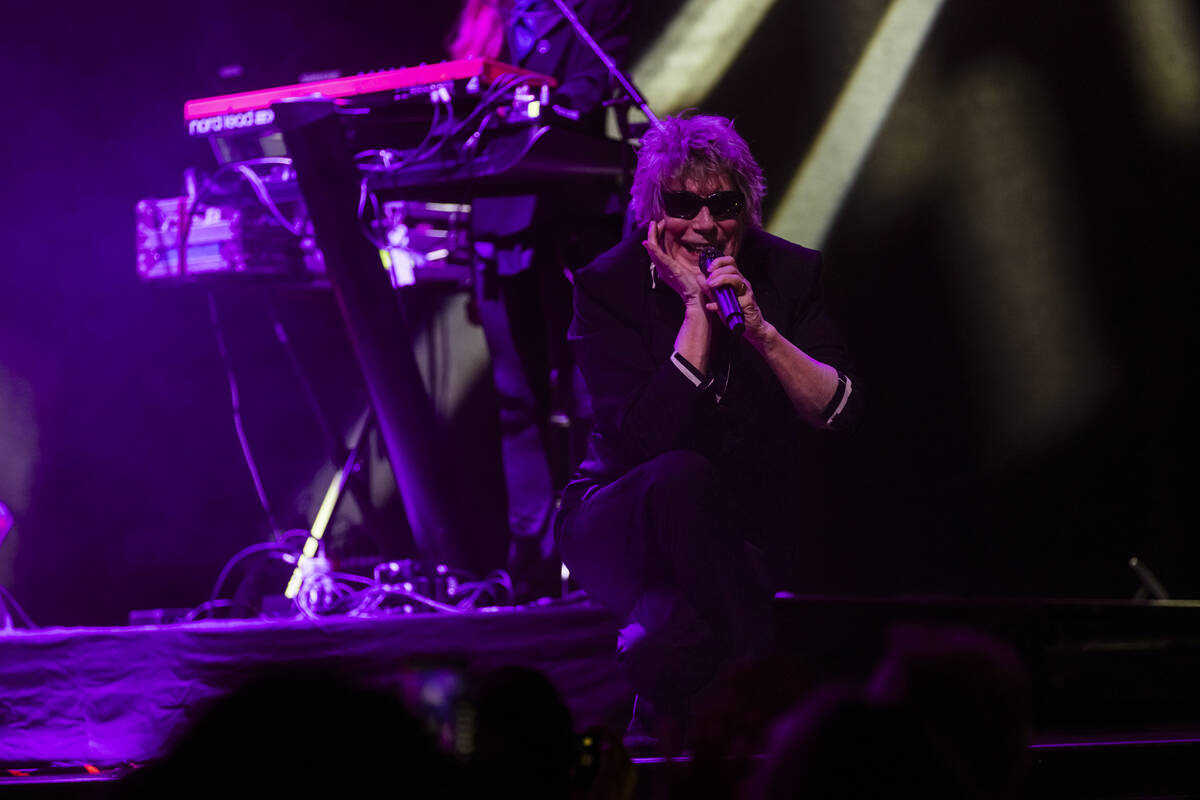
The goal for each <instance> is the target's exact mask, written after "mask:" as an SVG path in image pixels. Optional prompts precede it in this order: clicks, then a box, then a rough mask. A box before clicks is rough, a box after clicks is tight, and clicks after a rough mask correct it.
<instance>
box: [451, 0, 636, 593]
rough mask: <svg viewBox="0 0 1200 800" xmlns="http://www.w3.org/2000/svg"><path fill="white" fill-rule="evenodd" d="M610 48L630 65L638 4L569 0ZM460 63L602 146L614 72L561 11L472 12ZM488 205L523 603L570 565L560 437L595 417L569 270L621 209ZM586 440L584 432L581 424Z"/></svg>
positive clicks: (589, 199) (598, 243) (608, 201)
mask: <svg viewBox="0 0 1200 800" xmlns="http://www.w3.org/2000/svg"><path fill="white" fill-rule="evenodd" d="M569 4H570V6H571V7H572V8H573V9H574V11H575V13H576V14H577V15H578V17H579V19H580V21H581V22H582V23H583V25H584V26H585V27H586V28H587V29H588V31H589V32H590V33H591V34H592V36H593V37H595V39H596V40H597V41H598V43H599V44H600V46H601V47H602V48H603V49H604V50H605V51H606V52H607V53H608V54H609V55H610V56H612V58H613V59H614V60H615V61H616V63H617V64H618V66H621V65H622V62H623V58H624V55H625V52H626V50H627V47H628V43H629V36H628V20H629V11H630V5H631V3H630V0H569ZM447 49H448V50H449V55H450V57H451V58H455V59H460V58H468V57H471V56H482V57H486V58H495V59H499V60H501V61H504V62H506V63H509V64H514V65H517V66H521V67H525V68H526V69H531V70H534V71H536V72H540V73H543V74H547V75H551V76H553V77H554V78H555V79H556V80H557V81H558V86H557V87H556V89H555V91H554V93H553V94H552V95H551V108H550V109H547V110H546V111H547V115H546V116H547V118H548V119H550V120H555V119H557V120H558V121H559V122H560V123H562V124H568V125H572V126H576V127H581V128H583V129H585V130H588V131H590V132H593V133H595V134H597V135H599V134H600V133H601V132H602V130H603V122H604V111H605V109H604V106H603V105H602V104H603V101H604V100H606V99H607V98H608V97H609V96H610V94H611V91H610V85H611V84H610V78H609V74H608V71H607V69H606V67H605V66H604V64H603V63H602V62H601V61H600V60H599V58H597V57H596V55H595V54H594V53H593V52H592V51H591V50H590V49H589V48H588V47H587V46H586V45H584V44H583V42H581V41H580V40H579V38H578V36H577V34H576V32H575V31H574V30H573V29H572V27H571V25H570V24H569V23H568V22H567V20H566V19H565V18H564V17H563V16H562V14H561V13H560V12H559V10H558V8H557V7H556V6H555V4H554V3H553V2H551V0H465V2H464V4H463V8H462V11H461V13H460V16H459V20H458V23H457V25H456V27H455V28H454V30H453V31H452V32H451V34H450V36H449V38H448V41H447ZM568 188H569V187H568V182H567V181H563V182H562V184H561V185H560V186H559V187H557V188H551V189H548V190H546V191H544V192H541V193H539V194H537V195H520V196H511V197H482V198H476V199H475V201H474V203H473V211H472V225H473V234H474V240H475V243H476V281H475V286H476V295H475V303H476V308H477V310H478V314H479V319H480V322H481V324H482V326H483V330H484V336H485V338H486V340H487V343H488V348H489V350H490V352H491V357H492V375H493V379H494V381H495V387H496V390H497V395H498V402H499V407H500V429H501V453H502V456H503V462H504V472H505V482H506V491H507V498H508V519H509V527H510V542H509V552H508V567H509V571H510V572H511V573H512V574H513V579H514V584H515V586H516V589H517V594H518V598H519V599H531V598H533V597H538V596H543V595H546V594H550V593H552V592H554V591H556V590H557V587H558V585H559V580H560V578H559V568H560V561H559V558H558V555H557V553H556V552H555V550H554V542H553V538H552V536H551V534H550V531H549V529H548V521H549V518H550V512H551V509H552V505H553V502H554V497H555V492H556V490H557V489H558V488H560V487H561V484H562V483H563V482H564V481H565V479H566V477H567V475H568V473H569V471H570V470H572V469H573V468H574V466H575V464H574V463H569V462H570V455H569V448H568V447H567V446H566V444H565V442H566V438H565V436H563V437H559V436H555V435H554V434H555V433H556V429H555V428H554V427H552V426H559V427H558V428H557V432H559V433H561V432H562V428H561V426H562V425H563V423H564V422H567V421H572V422H573V423H574V424H576V425H579V424H580V422H579V420H580V417H581V416H582V415H584V414H585V413H586V412H585V411H583V407H586V403H581V402H580V401H581V398H580V397H579V396H578V392H576V391H575V385H576V384H579V383H580V382H579V381H576V380H574V375H575V370H574V365H573V364H572V361H571V357H570V352H569V349H568V347H567V344H566V329H567V326H568V325H569V323H570V318H571V286H570V283H569V282H568V280H567V278H566V277H565V274H564V270H568V271H569V270H572V269H574V268H578V267H581V266H583V265H584V264H587V263H588V262H589V261H591V259H592V258H593V257H594V256H596V255H598V254H599V253H600V252H603V251H604V250H606V249H607V248H608V247H610V246H612V245H613V244H615V243H616V241H618V239H619V238H620V220H621V213H622V211H623V209H622V208H621V205H620V202H619V201H617V200H616V199H615V198H613V197H611V196H610V194H609V193H608V192H580V191H578V190H574V189H572V190H570V191H568ZM582 427H583V429H584V430H586V427H587V425H586V423H584V424H582Z"/></svg>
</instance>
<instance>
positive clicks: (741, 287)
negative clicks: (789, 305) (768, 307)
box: [705, 256, 775, 347]
mask: <svg viewBox="0 0 1200 800" xmlns="http://www.w3.org/2000/svg"><path fill="white" fill-rule="evenodd" d="M707 282H708V286H709V287H710V288H711V289H716V288H717V287H718V286H728V287H729V288H730V289H732V290H733V293H734V295H736V296H737V300H738V305H740V306H741V308H742V316H743V317H744V318H745V320H746V330H745V331H743V332H742V336H743V337H744V338H745V339H746V340H747V341H749V342H750V344H752V345H754V346H755V347H761V346H762V345H764V344H766V342H767V341H768V340H769V339H770V338H771V337H772V336H773V335H774V334H775V327H774V326H773V325H772V324H771V323H769V322H767V321H766V320H765V319H764V318H763V315H762V310H761V309H759V307H758V302H757V301H756V300H755V299H754V288H753V287H751V286H750V281H748V280H746V276H745V275H743V274H742V271H741V270H740V269H738V265H737V262H736V261H734V260H733V257H732V256H721V257H720V258H716V259H713V262H712V263H711V264H710V265H709V267H708V281H707ZM705 307H706V308H707V309H708V310H709V311H711V312H713V313H717V312H718V309H717V304H716V303H715V302H709V303H707V304H706V306H705Z"/></svg>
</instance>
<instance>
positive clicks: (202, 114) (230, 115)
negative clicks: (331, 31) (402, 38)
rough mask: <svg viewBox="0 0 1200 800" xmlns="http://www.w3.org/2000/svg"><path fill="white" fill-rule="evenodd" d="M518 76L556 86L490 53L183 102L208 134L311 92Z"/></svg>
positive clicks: (260, 117) (192, 128) (191, 127)
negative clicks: (489, 56) (483, 55)
mask: <svg viewBox="0 0 1200 800" xmlns="http://www.w3.org/2000/svg"><path fill="white" fill-rule="evenodd" d="M512 76H517V77H520V78H523V79H524V80H523V82H524V83H528V84H529V85H531V86H533V87H539V86H542V85H547V86H554V85H555V83H556V82H555V80H554V78H552V77H550V76H549V75H542V74H541V73H539V72H533V71H532V70H527V69H522V68H521V67H514V66H512V65H511V64H505V63H503V62H500V61H493V60H491V59H486V58H464V59H460V60H458V61H442V62H439V63H437V64H422V65H421V66H419V67H404V68H403V69H390V70H385V71H383V72H370V73H365V74H361V75H348V76H346V77H344V78H331V79H329V80H323V81H313V82H311V83H295V84H292V85H290V86H277V87H275V88H273V89H256V90H254V91H251V92H239V93H237V94H223V95H218V96H216V97H202V98H199V99H197V100H188V101H187V102H186V103H184V104H183V119H184V121H185V122H187V123H188V132H189V133H191V134H192V135H193V136H207V135H212V134H217V133H222V132H224V133H229V132H234V131H236V130H238V129H242V128H251V127H256V126H259V125H263V124H269V122H270V121H272V120H273V119H274V114H272V113H271V112H270V107H271V104H272V103H278V102H280V101H283V100H296V99H301V98H307V97H324V98H339V97H341V98H346V97H356V96H359V95H366V94H375V93H377V92H390V91H396V90H398V89H407V88H410V87H413V86H428V85H431V84H437V83H446V82H449V81H461V80H471V79H472V78H476V79H478V80H479V82H480V83H481V84H482V85H484V86H487V85H490V84H492V83H495V82H496V81H497V80H498V79H500V78H502V77H512Z"/></svg>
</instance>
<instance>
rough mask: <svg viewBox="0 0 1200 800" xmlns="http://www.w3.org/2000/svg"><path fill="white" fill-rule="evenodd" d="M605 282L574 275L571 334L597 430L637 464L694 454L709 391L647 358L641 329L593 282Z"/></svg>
mask: <svg viewBox="0 0 1200 800" xmlns="http://www.w3.org/2000/svg"><path fill="white" fill-rule="evenodd" d="M611 277H612V276H608V275H599V276H597V275H596V274H594V271H593V270H590V269H589V270H581V271H580V272H579V273H577V275H576V281H575V316H574V319H573V320H572V323H571V331H570V338H571V343H572V346H573V348H574V351H575V357H576V363H577V364H578V365H579V369H580V372H581V373H582V374H583V379H584V383H585V384H586V385H587V388H588V392H589V393H590V394H591V396H592V408H593V412H594V414H595V419H596V429H597V431H598V432H599V433H600V434H601V435H602V436H603V437H604V438H605V439H608V440H610V441H612V442H613V443H615V444H617V445H618V446H619V447H620V448H621V450H622V451H624V453H625V454H626V456H627V457H628V458H630V459H632V460H633V461H635V462H638V463H640V462H642V461H645V460H647V459H650V458H652V457H654V456H655V455H658V454H660V453H663V452H666V451H668V450H674V449H680V448H689V447H694V446H695V444H696V443H697V441H698V439H697V436H698V432H699V431H700V430H702V429H703V422H704V420H705V419H706V418H707V416H708V415H709V414H710V413H711V412H712V409H713V406H714V402H715V401H714V396H713V392H712V390H711V388H710V387H708V386H701V387H697V386H696V385H695V384H694V383H693V382H692V381H691V380H689V379H688V378H687V377H685V376H684V374H683V372H682V371H681V369H680V368H679V367H678V366H676V364H675V363H673V362H672V361H671V360H670V359H669V358H656V357H655V356H654V354H653V353H652V352H651V348H650V342H649V339H648V335H647V334H646V333H645V330H646V325H645V322H644V321H643V320H640V319H635V318H633V316H634V315H633V314H632V313H631V312H630V309H629V308H628V307H626V306H624V305H623V304H620V303H617V302H614V300H613V298H611V297H606V296H605V295H606V293H605V292H603V291H601V288H602V286H601V284H602V283H603V280H600V279H606V278H611ZM603 288H607V287H603Z"/></svg>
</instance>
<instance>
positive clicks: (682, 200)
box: [662, 189, 746, 219]
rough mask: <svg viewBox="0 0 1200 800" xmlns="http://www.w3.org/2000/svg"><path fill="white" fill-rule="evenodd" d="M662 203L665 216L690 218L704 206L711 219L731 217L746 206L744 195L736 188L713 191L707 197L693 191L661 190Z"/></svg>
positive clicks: (739, 212)
mask: <svg viewBox="0 0 1200 800" xmlns="http://www.w3.org/2000/svg"><path fill="white" fill-rule="evenodd" d="M662 203H663V211H665V212H666V214H667V216H668V217H675V218H676V219H692V218H693V217H695V216H696V215H697V214H699V213H700V209H702V208H704V207H705V206H708V211H709V213H711V214H712V215H713V219H733V218H734V217H736V216H737V215H738V214H741V213H742V209H744V208H745V207H746V195H744V194H742V193H741V191H739V190H737V189H729V190H728V191H724V192H713V193H712V194H710V195H709V196H708V197H701V196H700V195H698V194H696V193H695V192H663V193H662Z"/></svg>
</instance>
